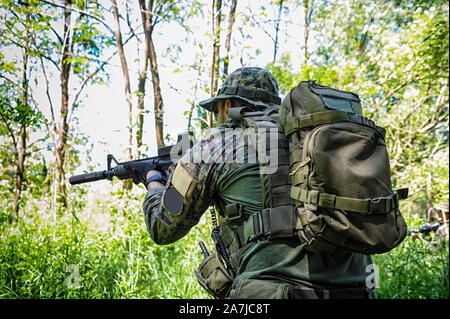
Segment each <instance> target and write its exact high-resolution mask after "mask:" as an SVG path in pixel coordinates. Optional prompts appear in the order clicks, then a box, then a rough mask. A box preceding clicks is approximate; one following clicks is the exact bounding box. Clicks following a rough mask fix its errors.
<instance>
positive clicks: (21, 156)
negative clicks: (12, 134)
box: [11, 12, 30, 223]
mask: <svg viewBox="0 0 450 319" xmlns="http://www.w3.org/2000/svg"><path fill="white" fill-rule="evenodd" d="M29 21H30V13H29V12H28V13H27V16H26V26H27V27H28V24H29ZM25 32H26V37H25V47H24V53H23V72H22V106H23V107H26V106H28V78H27V72H28V58H29V50H30V48H29V42H28V39H29V29H28V28H27V29H26V31H25ZM18 144H19V145H16V185H15V188H16V189H15V192H14V205H13V215H12V220H11V221H12V223H15V222H16V221H17V220H18V218H19V206H20V205H19V204H20V196H21V193H22V183H23V172H24V167H25V154H26V150H27V130H26V124H22V125H21V127H20V133H19V142H18Z"/></svg>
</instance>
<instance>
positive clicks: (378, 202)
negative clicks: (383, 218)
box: [369, 197, 390, 214]
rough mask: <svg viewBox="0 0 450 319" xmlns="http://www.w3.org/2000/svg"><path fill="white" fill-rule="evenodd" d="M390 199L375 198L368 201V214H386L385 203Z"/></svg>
mask: <svg viewBox="0 0 450 319" xmlns="http://www.w3.org/2000/svg"><path fill="white" fill-rule="evenodd" d="M389 199H390V198H387V197H377V198H371V199H369V213H370V214H376V213H379V214H382V213H384V212H386V202H387V201H388V200H389Z"/></svg>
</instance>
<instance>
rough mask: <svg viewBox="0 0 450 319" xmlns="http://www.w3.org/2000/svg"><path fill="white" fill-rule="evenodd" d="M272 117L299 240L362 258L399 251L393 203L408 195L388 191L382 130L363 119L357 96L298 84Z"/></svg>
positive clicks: (398, 218)
mask: <svg viewBox="0 0 450 319" xmlns="http://www.w3.org/2000/svg"><path fill="white" fill-rule="evenodd" d="M279 115H280V121H281V125H282V127H283V129H284V134H285V136H286V137H287V138H288V140H289V153H290V160H289V162H290V177H291V183H292V184H291V187H290V190H291V192H290V196H291V198H293V199H294V200H295V203H296V210H297V225H296V227H295V228H296V230H297V235H298V237H299V238H300V241H301V242H302V243H303V244H305V245H306V247H308V248H309V249H311V250H317V251H329V252H332V251H335V250H337V249H345V250H349V251H354V252H360V253H365V254H379V253H384V252H387V251H389V250H391V249H393V248H394V247H396V246H397V245H399V244H400V243H401V242H402V241H403V239H404V238H405V236H406V233H407V227H406V223H405V220H404V219H403V216H402V214H401V212H400V210H399V204H398V200H399V199H403V198H406V197H407V189H401V190H397V191H393V190H392V183H391V171H390V165H389V157H388V151H387V149H386V143H385V130H384V129H383V128H381V127H379V126H377V125H376V124H375V123H374V122H373V121H372V120H369V119H367V118H366V117H364V116H362V108H361V101H360V99H359V97H358V95H356V94H354V93H351V92H345V91H341V90H336V89H333V88H330V87H327V86H322V85H319V84H316V83H315V82H313V81H302V82H300V83H299V84H298V85H297V86H296V87H295V88H293V89H292V90H291V91H290V92H289V94H288V95H287V96H286V98H285V99H284V100H283V102H282V104H281V107H280V112H279Z"/></svg>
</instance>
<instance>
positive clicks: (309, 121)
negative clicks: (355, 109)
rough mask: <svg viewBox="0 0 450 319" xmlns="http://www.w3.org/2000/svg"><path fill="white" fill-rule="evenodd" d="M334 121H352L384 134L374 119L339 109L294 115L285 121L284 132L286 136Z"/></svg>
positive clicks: (384, 131) (383, 130)
mask: <svg viewBox="0 0 450 319" xmlns="http://www.w3.org/2000/svg"><path fill="white" fill-rule="evenodd" d="M336 122H353V123H358V124H362V125H366V126H370V127H372V128H374V129H376V130H377V131H378V132H379V133H380V134H381V135H382V136H383V138H384V137H385V136H386V130H385V129H384V128H382V127H381V126H377V125H376V124H375V122H374V121H372V120H370V119H368V118H367V117H364V116H361V115H359V114H356V113H348V112H345V111H339V110H332V111H324V112H316V113H311V114H307V115H302V116H299V117H294V118H293V119H292V120H290V121H288V122H286V125H285V130H284V133H285V135H286V137H288V136H289V135H290V134H292V133H293V132H295V131H296V130H298V129H301V128H305V127H311V126H316V125H322V124H330V123H336Z"/></svg>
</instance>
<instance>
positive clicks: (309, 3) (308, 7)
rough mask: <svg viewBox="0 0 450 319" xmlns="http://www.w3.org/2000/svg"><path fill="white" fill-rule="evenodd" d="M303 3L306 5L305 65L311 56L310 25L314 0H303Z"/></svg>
mask: <svg viewBox="0 0 450 319" xmlns="http://www.w3.org/2000/svg"><path fill="white" fill-rule="evenodd" d="M303 5H304V7H305V31H304V40H305V46H304V59H305V65H306V64H307V63H308V58H309V54H308V39H309V27H310V25H311V18H312V12H313V6H314V0H303Z"/></svg>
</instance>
